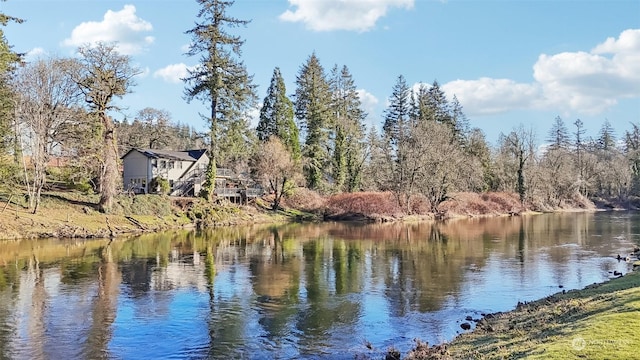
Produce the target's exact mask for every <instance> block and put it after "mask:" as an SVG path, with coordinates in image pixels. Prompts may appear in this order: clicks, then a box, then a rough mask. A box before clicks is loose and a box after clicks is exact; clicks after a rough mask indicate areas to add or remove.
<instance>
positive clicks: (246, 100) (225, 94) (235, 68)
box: [183, 0, 256, 199]
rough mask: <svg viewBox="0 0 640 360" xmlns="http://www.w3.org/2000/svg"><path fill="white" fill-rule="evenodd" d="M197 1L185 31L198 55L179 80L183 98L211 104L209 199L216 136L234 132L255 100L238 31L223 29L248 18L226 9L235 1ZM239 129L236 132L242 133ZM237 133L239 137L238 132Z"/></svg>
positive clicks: (216, 156)
mask: <svg viewBox="0 0 640 360" xmlns="http://www.w3.org/2000/svg"><path fill="white" fill-rule="evenodd" d="M196 1H197V2H198V4H199V5H200V10H199V12H198V15H197V17H198V19H199V20H198V21H196V24H195V26H194V27H193V28H192V29H190V30H188V31H187V32H186V33H187V34H189V35H191V38H192V41H191V44H190V47H189V51H188V52H187V55H189V56H200V59H199V61H200V63H199V65H198V66H197V67H196V68H195V69H193V70H189V73H188V76H187V77H186V78H185V79H183V80H184V81H185V82H186V83H187V87H186V89H185V96H186V99H187V101H191V100H193V99H199V100H201V101H203V102H204V103H206V104H208V105H209V107H210V114H209V115H208V116H205V117H206V119H207V120H208V121H209V125H210V126H209V137H210V149H209V150H210V151H209V156H210V159H211V160H210V161H209V165H208V166H207V171H206V180H205V183H204V185H203V193H202V195H203V197H205V198H207V199H211V198H212V196H213V194H214V190H215V178H216V167H217V164H218V162H219V161H224V160H225V159H221V158H220V149H219V146H220V141H221V139H222V138H223V137H225V136H226V134H227V132H235V133H237V132H238V131H237V130H238V128H239V127H244V126H245V125H246V124H247V121H246V119H247V118H248V111H249V110H250V109H252V108H253V107H254V105H255V102H256V93H255V91H256V90H255V85H253V84H252V82H253V76H251V75H249V74H248V72H247V69H246V67H245V65H244V63H243V62H242V61H241V60H240V56H241V47H242V45H243V44H244V40H242V39H241V38H240V37H239V36H236V35H231V34H230V33H228V32H227V29H229V28H234V27H238V26H246V25H247V24H248V23H249V21H246V20H239V19H236V18H234V17H231V16H229V15H228V14H227V11H228V8H229V7H230V6H232V5H233V3H234V1H223V0H196ZM246 130H248V129H242V131H240V132H241V133H247V131H246ZM241 138H242V137H241Z"/></svg>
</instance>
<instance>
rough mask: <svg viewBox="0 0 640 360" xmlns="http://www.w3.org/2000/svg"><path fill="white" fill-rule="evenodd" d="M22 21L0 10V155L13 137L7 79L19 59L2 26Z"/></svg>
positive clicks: (10, 94) (13, 99) (12, 115)
mask: <svg viewBox="0 0 640 360" xmlns="http://www.w3.org/2000/svg"><path fill="white" fill-rule="evenodd" d="M2 1H4V0H2ZM22 21H23V20H21V19H18V18H15V17H11V16H8V15H6V14H3V13H1V12H0V156H1V155H4V153H5V152H6V151H7V148H8V145H9V143H10V142H11V140H12V139H13V138H14V136H13V135H14V134H12V126H11V122H12V119H13V117H14V110H15V105H16V104H15V101H16V100H15V97H14V93H13V91H12V89H11V86H10V85H9V80H10V78H11V76H12V74H13V72H14V70H15V69H16V66H17V65H18V63H19V62H20V61H21V55H20V54H18V53H16V52H14V51H13V50H12V49H11V45H9V42H8V41H7V39H6V38H5V36H4V30H3V27H4V26H6V25H7V24H8V23H9V22H15V23H18V24H19V23H22ZM16 155H17V154H16Z"/></svg>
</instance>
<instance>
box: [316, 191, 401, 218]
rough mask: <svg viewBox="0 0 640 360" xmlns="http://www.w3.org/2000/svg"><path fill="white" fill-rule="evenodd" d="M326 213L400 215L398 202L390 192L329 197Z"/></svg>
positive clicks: (345, 194) (333, 214)
mask: <svg viewBox="0 0 640 360" xmlns="http://www.w3.org/2000/svg"><path fill="white" fill-rule="evenodd" d="M326 213H327V214H328V215H331V216H340V215H347V214H361V215H367V216H370V215H399V214H401V213H402V211H401V210H400V207H399V206H398V202H397V201H396V199H395V197H394V196H393V194H392V193H390V192H359V193H343V194H337V195H333V196H331V197H329V199H327V205H326Z"/></svg>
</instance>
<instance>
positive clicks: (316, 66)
mask: <svg viewBox="0 0 640 360" xmlns="http://www.w3.org/2000/svg"><path fill="white" fill-rule="evenodd" d="M296 85H297V88H296V95H295V97H296V100H295V113H296V118H297V119H298V121H299V122H300V124H301V128H302V129H303V130H304V132H305V135H306V136H305V143H304V149H303V155H304V157H305V159H306V161H305V165H304V174H305V178H306V180H307V187H308V188H310V189H320V188H321V187H322V186H323V185H325V184H324V179H325V174H326V173H327V170H328V169H327V167H328V165H329V164H330V160H329V151H328V149H327V144H328V138H329V130H330V126H331V112H330V110H331V95H330V92H329V84H328V82H327V79H326V75H325V72H324V68H323V67H322V65H320V61H319V60H318V57H317V56H316V54H315V53H314V54H312V55H311V56H310V57H309V59H307V62H306V63H305V64H304V65H303V66H302V67H301V68H300V71H299V72H298V76H297V78H296Z"/></svg>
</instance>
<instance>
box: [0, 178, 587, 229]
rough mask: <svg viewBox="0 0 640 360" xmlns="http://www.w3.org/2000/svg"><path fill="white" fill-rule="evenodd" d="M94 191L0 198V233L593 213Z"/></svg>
mask: <svg viewBox="0 0 640 360" xmlns="http://www.w3.org/2000/svg"><path fill="white" fill-rule="evenodd" d="M98 200H99V198H98V196H97V195H86V194H82V193H80V192H78V191H75V190H64V189H57V190H52V191H47V192H45V193H44V194H43V195H42V202H41V206H40V208H39V210H38V213H37V214H33V213H32V212H31V210H30V209H29V207H28V206H27V201H26V199H24V198H20V197H16V196H13V197H10V198H6V197H5V198H2V197H0V239H21V238H50V237H61V238H105V237H116V236H123V235H133V234H139V233H145V232H158V231H164V230H170V229H179V228H194V227H202V228H205V227H217V226H227V225H242V224H258V223H274V224H275V223H284V222H294V221H366V222H394V221H404V222H415V221H429V220H443V219H453V218H468V217H495V216H514V215H526V214H532V213H535V211H532V209H533V210H540V208H541V207H542V211H595V210H597V209H596V207H595V205H594V204H593V203H592V202H590V201H588V200H587V199H577V200H575V201H572V202H570V203H566V204H564V205H563V206H562V207H556V208H553V209H550V208H548V207H544V206H543V205H537V206H531V205H526V206H525V205H523V204H522V203H521V202H520V200H519V198H518V195H517V194H515V193H482V194H477V193H456V194H452V195H451V197H450V198H449V199H448V200H446V201H445V202H443V203H441V204H440V205H439V206H438V208H437V211H436V212H433V211H431V210H430V209H431V207H430V206H429V204H428V203H427V202H426V200H425V199H422V198H420V197H415V199H413V200H412V205H411V215H407V214H406V209H401V208H400V206H399V205H398V200H397V199H396V198H395V196H394V195H393V194H392V193H390V192H359V193H344V194H337V195H332V196H321V195H319V194H317V193H316V192H313V191H310V190H307V189H303V188H300V189H298V190H296V191H295V192H294V193H293V194H291V195H290V196H288V197H286V198H285V199H284V201H283V202H282V204H281V205H282V206H281V208H280V209H279V210H278V211H272V210H271V209H270V204H271V200H272V199H270V198H269V196H266V197H264V198H262V199H256V200H255V201H254V202H252V203H251V204H249V205H237V204H231V203H229V202H227V201H224V200H222V201H219V202H214V203H212V202H206V201H204V200H203V199H200V198H171V197H168V196H161V195H132V196H130V195H119V196H117V197H116V199H115V205H114V207H113V210H112V211H111V212H110V213H108V214H104V213H101V212H99V211H98V210H97V203H98Z"/></svg>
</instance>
